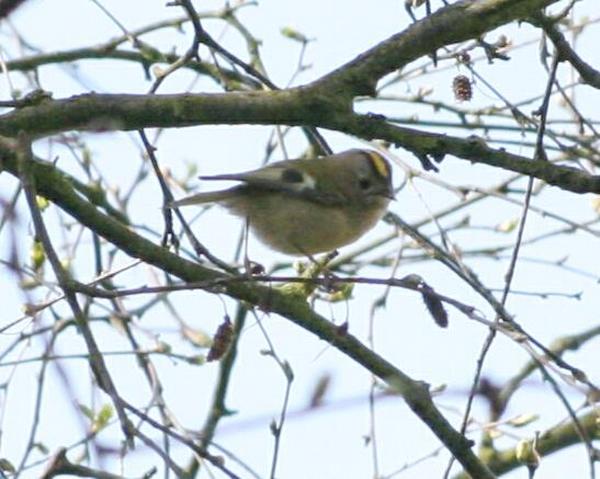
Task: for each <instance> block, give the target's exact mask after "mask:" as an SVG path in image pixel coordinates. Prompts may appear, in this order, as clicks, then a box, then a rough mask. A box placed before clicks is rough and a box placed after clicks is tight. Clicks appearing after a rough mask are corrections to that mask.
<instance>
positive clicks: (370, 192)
mask: <svg viewBox="0 0 600 479" xmlns="http://www.w3.org/2000/svg"><path fill="white" fill-rule="evenodd" d="M201 178H202V179H205V180H235V181H241V182H242V184H241V185H238V186H234V187H233V188H229V189H226V190H220V191H214V192H207V193H198V194H195V195H192V196H189V197H187V198H183V199H181V200H178V201H174V202H173V203H172V204H171V205H169V206H170V207H178V206H186V205H194V204H203V203H218V204H220V205H222V206H224V207H225V208H226V209H227V210H229V211H230V212H231V213H233V214H234V215H236V216H240V217H242V218H246V219H247V221H248V223H249V225H250V228H251V230H252V231H253V232H254V233H255V234H256V235H257V236H258V237H259V238H260V239H261V240H262V241H263V242H264V243H266V244H267V245H268V246H270V247H271V248H273V249H274V250H276V251H280V252H282V253H286V254H290V255H312V254H316V253H322V252H326V251H332V250H334V249H336V248H339V247H340V246H344V245H347V244H349V243H352V242H354V241H356V240H357V239H358V238H360V237H361V236H362V235H363V234H365V233H366V232H367V231H369V230H370V229H371V228H372V227H373V226H374V225H375V224H376V223H377V221H379V219H380V218H381V217H382V216H383V214H384V213H385V211H386V209H387V205H388V203H389V201H390V199H391V198H393V189H392V175H391V169H390V165H389V163H388V162H387V160H385V159H384V158H383V157H382V156H381V155H380V154H379V153H376V152H374V151H370V150H357V149H355V150H348V151H344V152H342V153H338V154H335V155H330V156H325V157H323V158H318V159H314V160H305V159H301V160H288V161H280V162H277V163H273V164H271V165H269V166H266V167H264V168H260V169H258V170H254V171H249V172H245V173H237V174H224V175H217V176H204V177H201Z"/></svg>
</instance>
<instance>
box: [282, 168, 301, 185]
mask: <svg viewBox="0 0 600 479" xmlns="http://www.w3.org/2000/svg"><path fill="white" fill-rule="evenodd" d="M281 181H284V182H285V183H302V182H303V181H304V175H303V174H302V172H301V171H298V170H296V169H294V168H286V169H285V170H283V171H282V172H281Z"/></svg>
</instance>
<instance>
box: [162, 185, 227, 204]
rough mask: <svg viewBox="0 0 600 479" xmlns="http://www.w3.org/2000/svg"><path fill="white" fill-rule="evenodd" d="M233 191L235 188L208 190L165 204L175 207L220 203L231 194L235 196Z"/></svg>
mask: <svg viewBox="0 0 600 479" xmlns="http://www.w3.org/2000/svg"><path fill="white" fill-rule="evenodd" d="M235 193H236V189H235V188H230V189H228V190H220V191H208V192H206V193H196V194H195V195H190V196H186V197H185V198H181V199H179V200H175V201H171V202H170V203H169V204H168V205H167V208H177V207H179V206H188V205H201V204H205V203H220V202H222V201H225V200H228V199H231V198H232V197H233V196H235Z"/></svg>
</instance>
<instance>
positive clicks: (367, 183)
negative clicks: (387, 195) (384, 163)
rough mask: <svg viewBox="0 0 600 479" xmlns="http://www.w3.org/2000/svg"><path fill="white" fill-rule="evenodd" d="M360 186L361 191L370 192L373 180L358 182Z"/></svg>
mask: <svg viewBox="0 0 600 479" xmlns="http://www.w3.org/2000/svg"><path fill="white" fill-rule="evenodd" d="M358 186H359V187H360V189H361V190H368V189H369V188H370V187H371V180H369V178H361V179H360V180H358Z"/></svg>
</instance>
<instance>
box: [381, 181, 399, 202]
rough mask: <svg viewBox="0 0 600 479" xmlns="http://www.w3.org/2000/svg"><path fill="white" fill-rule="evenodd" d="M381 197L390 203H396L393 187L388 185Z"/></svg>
mask: <svg viewBox="0 0 600 479" xmlns="http://www.w3.org/2000/svg"><path fill="white" fill-rule="evenodd" d="M383 196H385V197H386V198H388V199H390V200H391V201H396V192H395V191H394V187H393V186H392V185H391V184H390V185H389V186H388V188H387V190H385V191H384V193H383Z"/></svg>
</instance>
